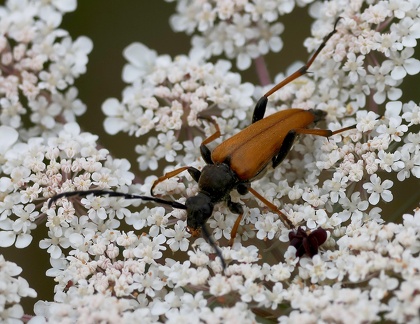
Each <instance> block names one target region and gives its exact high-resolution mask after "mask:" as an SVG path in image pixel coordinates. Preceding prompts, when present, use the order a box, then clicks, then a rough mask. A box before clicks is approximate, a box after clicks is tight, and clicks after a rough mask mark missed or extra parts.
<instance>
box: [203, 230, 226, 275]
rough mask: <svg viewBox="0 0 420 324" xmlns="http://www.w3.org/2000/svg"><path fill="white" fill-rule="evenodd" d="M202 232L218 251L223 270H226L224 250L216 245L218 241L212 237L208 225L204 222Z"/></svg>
mask: <svg viewBox="0 0 420 324" xmlns="http://www.w3.org/2000/svg"><path fill="white" fill-rule="evenodd" d="M201 232H202V233H203V236H204V239H205V240H206V241H207V242H208V243H209V244H210V246H211V247H212V248H213V249H214V251H215V252H216V254H217V256H218V257H219V258H220V261H221V262H222V267H223V270H225V269H226V262H225V259H224V258H223V255H222V251H221V250H220V248H219V247H218V246H217V245H216V243H215V242H214V240H213V238H212V237H211V235H210V233H209V231H208V229H207V227H206V226H205V225H204V224H203V226H202V227H201Z"/></svg>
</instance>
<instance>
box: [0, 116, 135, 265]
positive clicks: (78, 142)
mask: <svg viewBox="0 0 420 324" xmlns="http://www.w3.org/2000/svg"><path fill="white" fill-rule="evenodd" d="M0 127H7V126H0ZM12 131H14V130H13V129H10V130H9V132H11V133H12ZM96 140H97V136H95V135H92V134H89V133H81V132H80V128H79V125H78V124H76V123H68V124H66V125H65V126H64V127H63V129H62V130H61V131H60V132H59V133H58V135H57V136H56V137H52V136H51V137H49V138H42V137H34V138H31V139H30V140H29V141H28V142H27V143H23V142H18V143H15V144H14V145H11V147H10V148H9V149H8V151H7V153H5V154H4V156H3V159H4V160H5V163H4V164H3V165H2V171H3V174H4V175H5V176H3V177H1V178H0V183H1V192H2V201H1V202H0V229H1V231H0V246H1V247H8V246H11V245H15V246H16V247H18V248H24V247H27V246H28V245H29V244H30V243H31V241H32V235H31V231H32V230H34V229H35V228H36V227H37V224H39V223H41V222H44V221H46V226H47V228H48V229H49V232H48V236H49V238H48V239H45V240H42V241H41V242H40V247H41V248H44V249H48V253H50V255H51V258H53V259H58V258H60V257H62V256H63V255H62V251H61V248H68V247H69V245H70V244H69V239H71V234H72V233H78V232H80V230H81V228H83V227H86V228H90V229H92V228H93V229H92V230H93V233H96V232H97V231H98V227H100V226H101V225H103V224H104V223H105V220H104V219H105V218H108V216H107V215H106V214H105V208H106V207H107V205H106V204H105V203H102V204H101V205H100V206H99V207H98V208H97V209H96V210H95V211H92V212H90V213H89V219H84V218H83V217H81V218H79V217H77V216H76V215H75V210H74V208H73V207H72V205H71V204H68V203H67V204H64V205H63V207H60V208H59V209H58V211H56V210H55V209H49V208H47V199H48V198H50V197H51V196H53V195H54V194H57V193H60V192H62V191H75V190H87V189H89V188H94V187H97V188H111V187H114V188H118V189H119V190H121V188H124V187H126V186H128V185H131V182H132V180H133V178H134V175H133V174H132V173H130V172H129V171H128V169H129V168H130V164H129V163H128V161H127V160H113V159H112V158H110V157H109V155H108V154H109V153H108V151H107V150H106V149H99V150H98V149H96ZM97 203H99V202H97ZM39 204H41V206H42V205H44V206H43V207H42V208H40V205H39ZM127 204H128V203H127ZM95 206H96V205H95ZM118 216H119V214H118ZM109 218H111V220H108V222H110V223H112V222H113V223H117V224H116V225H115V224H114V225H113V226H118V223H119V222H118V221H116V220H112V218H113V217H109ZM119 218H121V217H119ZM107 225H108V224H107ZM92 226H93V227H92Z"/></svg>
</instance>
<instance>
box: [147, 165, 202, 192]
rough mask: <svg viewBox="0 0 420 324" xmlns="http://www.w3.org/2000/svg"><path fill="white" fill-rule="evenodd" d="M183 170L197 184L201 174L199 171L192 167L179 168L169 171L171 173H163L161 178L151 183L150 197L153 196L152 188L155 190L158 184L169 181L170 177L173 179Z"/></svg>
mask: <svg viewBox="0 0 420 324" xmlns="http://www.w3.org/2000/svg"><path fill="white" fill-rule="evenodd" d="M185 170H188V172H189V173H190V175H191V176H192V177H193V179H194V180H195V181H197V182H198V179H199V178H200V175H201V172H200V171H199V170H197V169H196V168H194V167H191V166H185V167H182V168H179V169H176V170H173V171H171V172H168V173H165V174H164V175H163V176H161V177H159V178H157V179H156V180H155V182H153V185H152V188H150V194H151V195H152V196H154V193H153V189H154V188H155V187H156V186H157V185H158V184H159V183H161V182H162V181H165V180H166V179H170V178H172V177H175V176H176V175H177V174H180V173H181V172H182V171H185Z"/></svg>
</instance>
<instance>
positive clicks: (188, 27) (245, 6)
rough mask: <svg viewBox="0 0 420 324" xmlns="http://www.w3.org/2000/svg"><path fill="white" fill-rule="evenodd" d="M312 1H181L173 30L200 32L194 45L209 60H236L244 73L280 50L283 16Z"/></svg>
mask: <svg viewBox="0 0 420 324" xmlns="http://www.w3.org/2000/svg"><path fill="white" fill-rule="evenodd" d="M166 1H168V2H173V1H174V0H166ZM312 1H313V0H303V1H302V0H301V1H294V0H252V1H249V0H241V1H230V0H213V1H203V0H200V1H191V0H179V1H177V13H176V14H175V15H173V16H172V17H171V20H170V22H171V26H172V29H173V30H174V31H177V32H181V31H182V32H185V33H187V34H188V35H192V34H193V33H198V35H194V36H193V37H192V39H191V44H192V47H193V48H200V49H204V50H205V55H206V58H210V57H212V56H219V55H224V56H226V57H227V58H229V59H236V66H237V67H238V69H240V70H245V69H247V68H249V67H250V65H251V63H252V61H251V60H252V59H256V58H258V57H260V56H262V55H265V54H267V53H269V52H275V53H277V52H279V51H281V49H282V48H283V41H282V39H281V38H280V35H281V34H282V33H283V30H284V25H283V24H282V23H281V22H279V19H280V17H281V16H283V15H285V14H289V13H290V12H292V11H293V9H294V7H295V5H296V4H297V5H299V6H305V5H306V4H308V3H311V2H312Z"/></svg>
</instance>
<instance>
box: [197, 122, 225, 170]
mask: <svg viewBox="0 0 420 324" xmlns="http://www.w3.org/2000/svg"><path fill="white" fill-rule="evenodd" d="M200 119H205V120H207V121H208V122H210V123H212V124H213V125H214V127H215V128H216V131H215V132H214V134H212V135H210V136H209V137H207V138H206V139H205V140H204V141H203V142H202V143H201V145H200V152H201V156H202V157H203V160H204V162H206V163H207V164H213V161H212V159H211V151H210V149H209V148H208V147H207V146H206V145H207V144H209V143H211V142H213V141H214V140H216V139H218V138H219V137H220V135H221V133H220V127H219V125H218V124H217V123H216V121H215V120H214V119H213V118H210V117H200Z"/></svg>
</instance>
